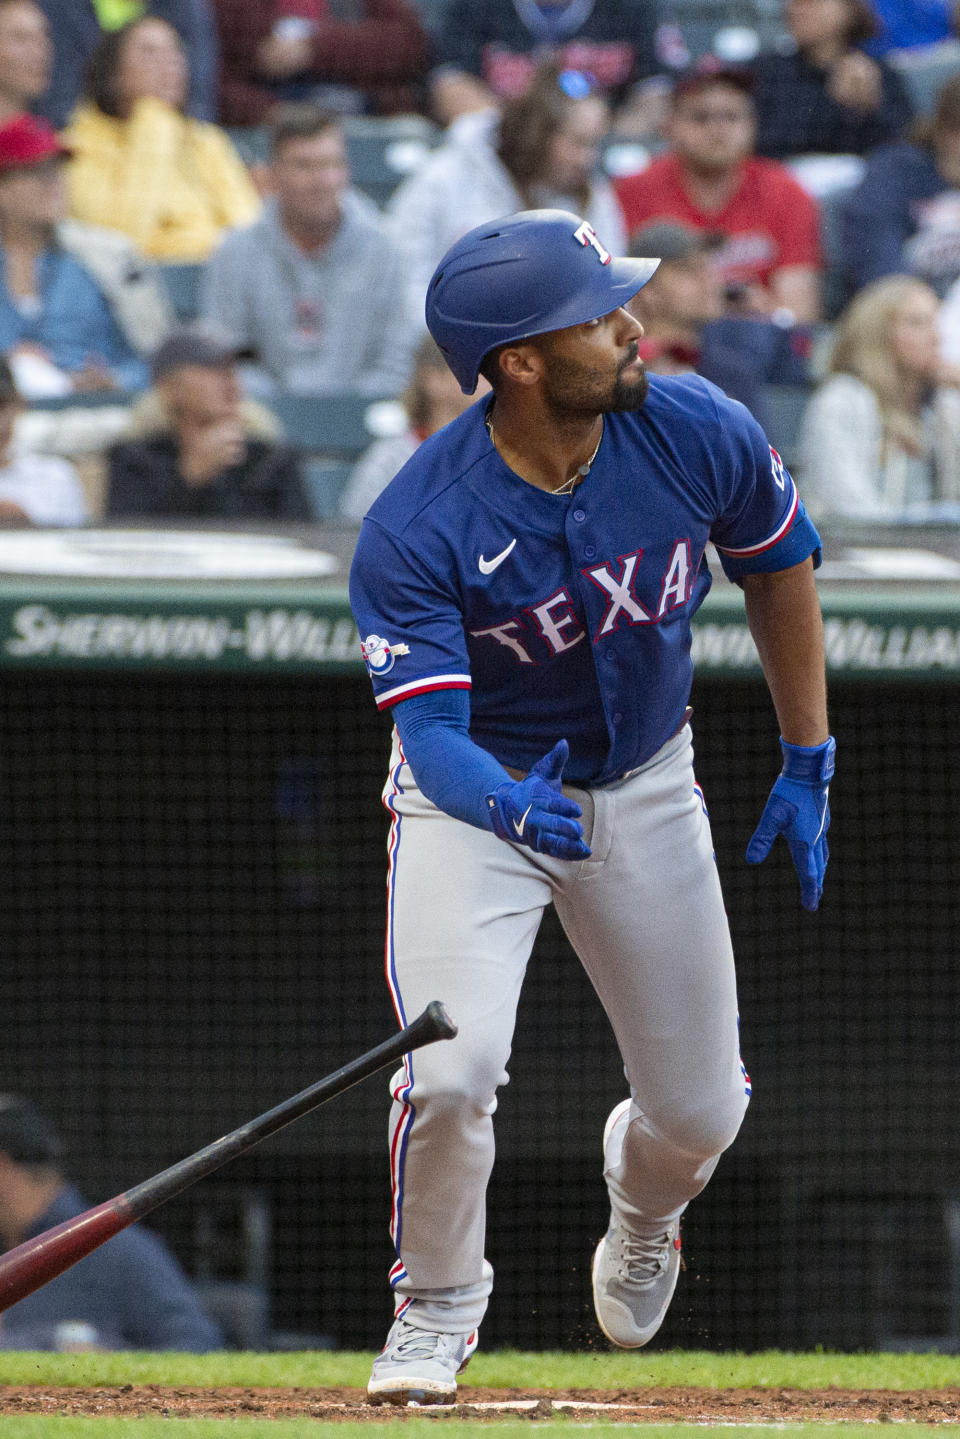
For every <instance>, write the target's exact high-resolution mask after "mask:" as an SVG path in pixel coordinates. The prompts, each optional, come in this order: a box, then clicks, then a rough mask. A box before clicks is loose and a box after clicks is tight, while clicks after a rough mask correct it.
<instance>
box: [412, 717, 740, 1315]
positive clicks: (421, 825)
mask: <svg viewBox="0 0 960 1439" xmlns="http://www.w3.org/2000/svg"><path fill="white" fill-rule="evenodd" d="M564 792H565V793H567V794H569V795H571V796H572V798H574V799H575V800H577V802H578V803H579V804H580V805H582V807H583V826H584V831H585V834H586V838H587V840H588V842H589V844H590V846H591V849H592V855H591V858H590V859H588V860H584V861H582V862H573V863H571V862H569V861H567V862H565V861H563V860H557V859H551V858H549V857H547V856H545V855H539V854H534V853H533V852H532V851H531V850H529V849H526V848H525V847H523V846H520V845H510V844H506V843H504V842H503V841H502V840H500V839H498V838H497V837H496V836H495V835H493V834H491V833H488V832H486V831H484V830H480V829H476V828H474V827H473V826H471V825H467V824H464V823H463V822H462V821H460V820H456V819H452V818H451V817H450V816H449V815H446V814H444V813H443V812H442V811H441V810H439V809H437V808H436V806H435V805H433V804H432V803H431V802H430V801H429V800H428V799H426V798H425V797H424V796H423V795H422V794H421V793H420V791H419V790H418V789H417V786H416V783H415V781H414V779H413V775H412V773H411V770H410V767H409V766H408V765H407V764H405V763H403V761H402V756H401V754H400V751H399V748H398V745H397V741H396V738H395V739H394V753H393V758H392V763H391V774H390V778H389V779H388V781H387V785H386V786H385V788H384V802H385V804H386V806H387V808H388V809H389V810H390V811H391V812H392V814H393V816H394V821H393V826H392V829H391V835H390V844H389V854H390V867H389V909H388V933H387V977H388V982H389V984H390V987H391V991H392V993H393V998H394V1002H395V1004H396V1005H397V1008H398V1012H399V1014H400V1017H401V1019H409V1018H412V1017H414V1016H415V1015H416V1014H417V1013H419V1011H420V1010H421V1009H422V1008H423V1007H424V1005H426V1004H427V1003H429V1001H430V1000H432V999H440V1000H442V1001H443V1003H444V1004H445V1005H446V1006H447V1008H448V1009H449V1011H450V1014H451V1015H452V1017H453V1018H454V1020H455V1021H456V1022H457V1024H458V1025H459V1034H458V1035H457V1037H456V1039H454V1040H452V1041H447V1042H445V1043H443V1044H434V1045H429V1046H427V1047H426V1048H424V1049H421V1050H418V1051H417V1052H416V1053H414V1054H412V1055H408V1056H407V1057H406V1061H405V1063H404V1066H403V1068H402V1069H401V1070H400V1071H398V1073H397V1074H395V1075H394V1076H393V1078H392V1080H391V1089H392V1093H393V1106H392V1110H391V1116H390V1150H391V1171H392V1184H393V1215H392V1226H391V1227H392V1233H393V1238H394V1243H395V1245H396V1248H397V1255H398V1258H397V1262H396V1264H395V1265H394V1267H393V1269H392V1270H391V1272H390V1280H391V1284H392V1286H393V1289H394V1292H395V1297H396V1306H397V1313H398V1314H399V1313H403V1314H404V1315H405V1317H406V1318H407V1319H408V1320H409V1321H410V1322H411V1323H414V1324H416V1325H418V1326H419V1327H421V1328H423V1329H435V1330H442V1331H446V1332H448V1333H469V1332H470V1331H471V1330H473V1329H474V1328H476V1326H477V1325H478V1324H479V1323H480V1321H481V1319H482V1318H483V1314H484V1312H485V1309H486V1306H487V1300H488V1297H489V1294H490V1290H491V1287H492V1283H493V1269H492V1267H491V1266H490V1264H489V1263H488V1262H487V1260H486V1259H485V1258H484V1233H485V1218H486V1208H485V1194H486V1187H487V1181H488V1179H489V1176H490V1172H491V1169H492V1167H493V1158H494V1133H493V1114H494V1111H495V1109H496V1106H497V1098H496V1095H497V1088H498V1086H499V1085H501V1084H505V1083H506V1082H507V1080H508V1075H507V1070H506V1065H507V1061H508V1059H509V1056H510V1046H511V1041H512V1037H513V1029H514V1022H515V1016H516V1009H517V1003H518V1000H519V996H520V987H521V985H522V983H523V977H524V973H525V970H526V966H527V961H528V959H529V957H530V952H531V949H532V946H533V942H534V938H535V936H536V932H537V928H538V926H539V923H540V919H541V916H542V914H543V911H544V909H545V907H546V906H547V905H548V904H549V903H551V901H552V902H553V904H554V905H555V906H556V909H557V913H558V915H559V918H560V920H561V923H562V925H563V928H564V930H565V932H566V934H567V936H568V938H569V940H570V943H571V944H572V946H573V948H574V950H575V951H576V953H577V956H578V958H579V959H580V962H581V963H582V965H583V967H584V969H585V971H586V973H587V975H588V976H589V978H590V980H591V982H592V984H593V987H594V989H595V990H596V992H597V994H598V996H599V998H600V1002H601V1004H602V1005H603V1007H604V1010H605V1011H606V1013H607V1016H608V1018H609V1020H610V1023H611V1025H612V1027H613V1031H614V1034H615V1036H616V1040H617V1044H618V1046H619V1049H620V1053H621V1055H622V1057H623V1063H624V1070H625V1073H626V1077H627V1081H628V1083H629V1086H630V1094H631V1097H632V1101H633V1107H632V1111H631V1119H630V1123H629V1127H628V1129H627V1134H626V1139H625V1142H624V1146H623V1153H622V1158H621V1161H620V1163H619V1165H618V1166H617V1167H616V1168H615V1169H613V1170H611V1171H610V1172H609V1173H607V1174H606V1176H605V1177H606V1180H607V1186H608V1189H609V1192H610V1201H611V1204H612V1206H613V1208H614V1210H615V1211H616V1213H617V1214H618V1217H619V1218H621V1219H622V1220H624V1221H625V1222H626V1223H627V1224H628V1225H630V1226H631V1227H637V1226H638V1225H643V1226H647V1225H650V1224H653V1223H657V1224H659V1223H660V1222H661V1221H663V1222H667V1221H669V1220H671V1219H673V1218H675V1217H676V1216H677V1215H678V1214H680V1213H681V1211H682V1210H683V1209H684V1208H685V1206H686V1204H687V1203H688V1201H689V1200H690V1199H692V1198H693V1197H694V1195H696V1194H698V1193H699V1192H700V1190H701V1189H702V1188H703V1186H704V1185H705V1184H706V1182H707V1180H708V1179H709V1178H710V1175H711V1174H712V1173H713V1170H714V1168H715V1167H716V1164H717V1161H718V1159H719V1157H720V1154H721V1153H722V1151H723V1150H724V1149H726V1148H727V1146H728V1145H730V1144H731V1143H732V1142H733V1139H734V1137H735V1135H736V1133H737V1130H738V1129H739V1127H740V1123H741V1121H742V1119H743V1115H744V1112H745V1110H746V1106H747V1100H748V1096H749V1081H748V1080H747V1078H746V1075H745V1072H744V1069H743V1065H742V1062H741V1059H740V1052H739V1035H738V1017H737V995H736V979H735V974H734V965H733V952H732V948H731V943H730V932H729V928H728V924H727V917H726V912H725V910H724V906H723V898H722V895H721V892H720V881H719V878H718V875H717V868H716V863H715V861H714V855H713V843H712V840H711V836H710V825H709V821H708V819H707V815H706V812H705V809H704V807H703V803H702V796H701V794H700V792H699V789H698V788H695V784H694V774H693V746H692V740H691V733H690V728H689V725H684V727H683V728H682V729H681V730H680V731H679V733H678V734H676V735H675V736H674V737H673V738H672V739H671V740H669V741H668V742H667V744H665V745H664V746H663V748H662V749H661V750H660V751H659V752H658V753H657V754H656V755H654V757H653V758H652V759H651V760H649V761H648V762H647V763H646V764H645V765H643V766H642V767H641V768H640V769H639V770H636V771H633V772H632V773H631V774H629V775H628V776H625V777H624V778H623V779H621V780H618V781H615V782H613V783H611V784H607V785H604V786H602V787H600V788H595V789H580V788H579V787H577V786H574V785H570V786H564ZM598 1151H599V1136H598Z"/></svg>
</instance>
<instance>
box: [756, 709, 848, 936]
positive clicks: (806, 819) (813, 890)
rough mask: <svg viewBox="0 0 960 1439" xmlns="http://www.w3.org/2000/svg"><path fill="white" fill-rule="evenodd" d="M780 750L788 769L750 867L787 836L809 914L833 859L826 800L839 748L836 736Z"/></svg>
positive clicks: (781, 778) (770, 804)
mask: <svg viewBox="0 0 960 1439" xmlns="http://www.w3.org/2000/svg"><path fill="white" fill-rule="evenodd" d="M780 748H781V749H782V750H783V769H782V770H781V771H780V774H779V775H778V776H777V779H776V782H775V783H774V786H773V789H772V790H771V791H770V798H769V799H768V800H767V803H766V807H765V808H764V811H763V814H762V815H761V816H760V823H759V824H758V825H757V827H756V829H755V830H754V833H753V837H752V839H751V840H750V843H749V844H748V845H747V863H748V864H760V863H761V861H763V860H765V859H766V857H767V855H768V854H769V853H770V849H771V846H772V845H773V841H774V840H775V839H776V837H777V835H778V834H782V835H783V837H784V839H785V840H786V841H787V844H788V845H789V847H790V854H791V855H792V857H793V863H794V865H795V866H796V870H797V874H798V875H799V876H800V903H801V904H802V905H803V907H804V909H816V908H817V905H818V904H819V903H820V896H821V894H822V893H823V876H824V874H825V873H826V868H827V860H828V859H829V857H830V850H829V847H828V845H827V830H828V829H829V828H830V805H829V804H828V802H827V795H828V794H829V792H830V781H831V779H832V778H833V757H834V755H835V753H836V749H837V746H836V743H835V741H834V739H833V738H832V736H831V738H830V739H827V740H824V742H823V744H818V745H810V746H807V745H799V744H787V742H786V740H783V739H781V741H780Z"/></svg>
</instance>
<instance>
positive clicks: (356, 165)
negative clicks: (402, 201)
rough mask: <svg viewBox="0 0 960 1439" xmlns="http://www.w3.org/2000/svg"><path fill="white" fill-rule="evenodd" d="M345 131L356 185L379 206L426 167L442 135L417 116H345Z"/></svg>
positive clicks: (351, 172) (428, 122) (351, 169)
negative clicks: (411, 176)
mask: <svg viewBox="0 0 960 1439" xmlns="http://www.w3.org/2000/svg"><path fill="white" fill-rule="evenodd" d="M343 129H344V135H345V138H346V142H347V155H348V156H349V159H350V174H351V177H352V179H353V183H354V185H355V186H356V187H357V189H358V190H362V191H363V193H364V194H365V195H369V196H370V198H371V200H374V201H375V202H376V203H377V204H378V205H384V204H385V203H386V201H387V200H389V198H390V196H391V195H392V194H393V192H394V190H395V189H396V188H397V186H398V185H399V183H400V181H401V180H403V179H404V178H405V176H407V175H409V174H411V172H412V171H414V170H416V169H418V168H419V166H420V165H422V164H423V162H424V160H425V159H426V158H427V156H428V155H429V153H430V151H431V150H432V149H433V147H434V146H435V145H436V144H437V143H438V142H439V139H440V134H441V132H440V130H438V128H437V127H436V126H435V125H432V124H431V123H430V121H429V120H423V119H421V118H420V117H419V116H417V115H403V116H397V117H396V118H389V117H385V118H382V119H381V118H378V117H377V116H375V115H345V116H344V118H343Z"/></svg>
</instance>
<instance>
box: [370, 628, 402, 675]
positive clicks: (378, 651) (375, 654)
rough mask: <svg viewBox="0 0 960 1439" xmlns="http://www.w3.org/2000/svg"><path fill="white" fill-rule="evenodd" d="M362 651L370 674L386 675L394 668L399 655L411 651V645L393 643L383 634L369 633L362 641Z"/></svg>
mask: <svg viewBox="0 0 960 1439" xmlns="http://www.w3.org/2000/svg"><path fill="white" fill-rule="evenodd" d="M360 652H361V654H362V655H363V660H364V663H365V665H366V666H367V670H368V671H369V673H370V674H372V675H385V674H388V673H389V671H390V670H392V669H393V666H394V664H395V663H396V661H397V657H398V656H399V655H408V654H409V653H410V646H409V645H397V644H393V645H392V644H391V643H390V641H389V640H385V639H384V638H383V637H382V635H367V638H366V639H365V640H361V641H360Z"/></svg>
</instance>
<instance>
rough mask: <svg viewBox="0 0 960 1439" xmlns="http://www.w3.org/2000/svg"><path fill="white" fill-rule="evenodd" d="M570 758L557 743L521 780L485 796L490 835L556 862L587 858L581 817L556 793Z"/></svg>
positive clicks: (560, 742) (563, 745)
mask: <svg viewBox="0 0 960 1439" xmlns="http://www.w3.org/2000/svg"><path fill="white" fill-rule="evenodd" d="M569 754H570V746H569V745H568V744H567V741H566V740H565V739H562V740H558V741H557V743H556V744H555V745H554V747H553V749H552V750H551V751H550V753H549V754H547V755H544V757H543V759H541V760H537V763H536V764H535V765H534V766H533V768H532V769H531V771H530V773H529V774H528V775H527V777H526V779H520V780H511V781H508V782H507V783H505V784H501V785H498V786H497V788H496V789H495V790H494V791H493V793H492V794H488V795H487V796H486V801H487V810H488V813H489V816H490V828H491V829H492V830H493V832H494V834H495V835H497V836H498V837H499V838H500V839H505V840H508V841H509V842H510V843H511V844H525V845H526V846H527V847H528V849H533V850H536V851H537V853H538V854H549V855H553V857H554V858H555V859H587V858H589V855H590V846H589V845H588V844H587V842H586V840H585V839H584V837H583V825H582V824H580V822H579V821H580V816H581V814H582V813H583V811H582V810H581V808H580V806H579V805H578V804H577V802H576V801H575V800H572V799H568V798H567V796H566V795H565V794H564V793H563V792H562V790H561V788H560V780H561V776H562V774H563V767H564V765H565V764H566V762H567V758H568V756H569Z"/></svg>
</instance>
